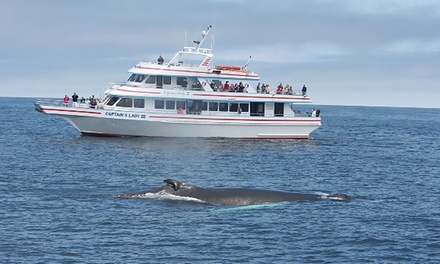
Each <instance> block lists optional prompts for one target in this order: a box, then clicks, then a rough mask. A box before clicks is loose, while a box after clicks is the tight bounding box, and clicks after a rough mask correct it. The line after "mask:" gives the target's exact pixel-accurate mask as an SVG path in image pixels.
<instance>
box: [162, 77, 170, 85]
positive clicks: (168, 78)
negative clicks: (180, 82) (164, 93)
mask: <svg viewBox="0 0 440 264" xmlns="http://www.w3.org/2000/svg"><path fill="white" fill-rule="evenodd" d="M163 84H171V76H164V77H163Z"/></svg>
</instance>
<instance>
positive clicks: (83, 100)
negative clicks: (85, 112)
mask: <svg viewBox="0 0 440 264" xmlns="http://www.w3.org/2000/svg"><path fill="white" fill-rule="evenodd" d="M79 102H80V103H81V104H84V103H85V102H86V98H84V96H82V97H81V100H80V101H79Z"/></svg>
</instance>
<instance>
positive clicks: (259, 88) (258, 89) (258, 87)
mask: <svg viewBox="0 0 440 264" xmlns="http://www.w3.org/2000/svg"><path fill="white" fill-rule="evenodd" d="M260 92H261V87H260V83H258V85H257V93H260Z"/></svg>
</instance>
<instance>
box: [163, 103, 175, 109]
mask: <svg viewBox="0 0 440 264" xmlns="http://www.w3.org/2000/svg"><path fill="white" fill-rule="evenodd" d="M175 105H176V102H175V101H166V106H165V107H166V109H176V108H175Z"/></svg>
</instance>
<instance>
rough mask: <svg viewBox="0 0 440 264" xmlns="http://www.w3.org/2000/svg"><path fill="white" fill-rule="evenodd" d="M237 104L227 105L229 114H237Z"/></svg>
mask: <svg viewBox="0 0 440 264" xmlns="http://www.w3.org/2000/svg"><path fill="white" fill-rule="evenodd" d="M237 109H238V103H230V104H229V112H237Z"/></svg>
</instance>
